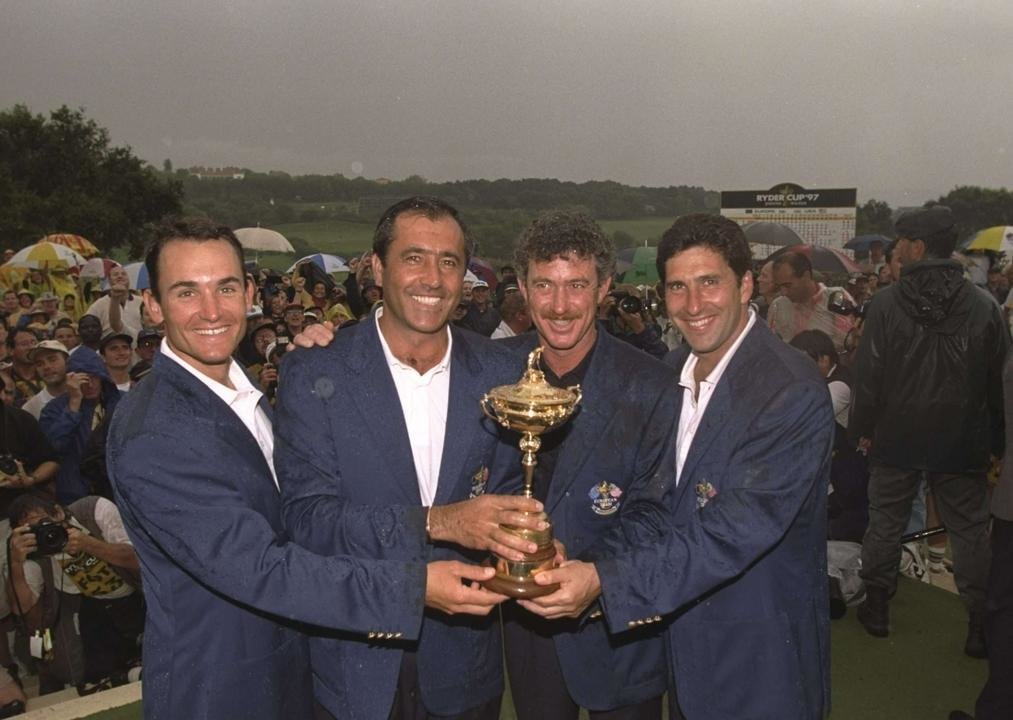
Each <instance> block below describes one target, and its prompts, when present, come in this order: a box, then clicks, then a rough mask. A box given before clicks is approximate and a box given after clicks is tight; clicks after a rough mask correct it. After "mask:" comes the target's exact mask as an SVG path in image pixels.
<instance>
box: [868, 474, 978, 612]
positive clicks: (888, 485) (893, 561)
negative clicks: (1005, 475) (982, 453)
mask: <svg viewBox="0 0 1013 720" xmlns="http://www.w3.org/2000/svg"><path fill="white" fill-rule="evenodd" d="M923 478H924V479H925V480H926V481H927V482H928V486H929V489H930V490H932V495H933V497H935V499H936V507H937V508H938V509H939V515H940V518H941V519H942V521H943V525H945V526H946V532H947V533H948V534H949V537H950V544H951V547H952V548H953V579H954V580H955V581H956V584H957V590H958V591H959V592H960V597H961V598H962V599H963V601H964V604H965V605H966V606H967V608H968V610H970V611H971V612H981V611H983V610H984V608H985V588H986V587H987V581H988V567H989V558H990V556H991V553H990V551H989V547H988V533H987V528H988V497H987V495H986V483H985V476H984V475H983V474H968V475H950V474H945V473H931V472H925V471H923V470H910V469H906V468H895V467H890V466H887V465H880V464H876V465H873V467H872V475H871V477H870V479H869V528H868V530H866V532H865V538H864V539H863V540H862V572H861V575H862V579H863V580H865V583H866V584H867V585H875V586H877V587H881V588H885V589H886V590H887V592H889V593H890V595H893V593H894V591H895V590H896V589H897V568H898V565H899V564H900V537H901V535H902V534H903V533H904V528H905V526H906V525H907V522H908V520H909V518H910V517H911V503H912V501H913V500H914V497H915V494H916V493H917V492H918V484H919V482H920V481H921V480H922V479H923Z"/></svg>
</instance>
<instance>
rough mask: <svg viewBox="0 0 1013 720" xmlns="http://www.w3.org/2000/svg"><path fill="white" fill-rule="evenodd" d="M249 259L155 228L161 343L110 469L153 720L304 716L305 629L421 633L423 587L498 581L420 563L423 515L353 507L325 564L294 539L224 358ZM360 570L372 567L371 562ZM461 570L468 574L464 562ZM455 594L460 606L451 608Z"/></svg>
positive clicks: (259, 400)
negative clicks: (131, 555)
mask: <svg viewBox="0 0 1013 720" xmlns="http://www.w3.org/2000/svg"><path fill="white" fill-rule="evenodd" d="M242 257H243V256H242V248H241V247H240V245H239V243H238V241H237V240H236V238H235V235H234V234H233V233H232V231H231V230H229V229H228V228H222V227H217V226H215V225H213V224H212V223H210V222H208V221H201V220H198V221H192V222H183V221H180V222H176V223H172V224H168V225H166V226H165V227H163V228H162V229H161V231H160V233H159V236H158V239H157V240H156V241H155V243H154V244H153V245H152V247H151V249H150V250H149V252H148V255H147V258H146V265H147V268H148V272H149V275H150V278H151V287H152V290H151V291H150V292H146V293H145V303H146V304H147V308H148V312H149V313H150V314H151V317H152V318H153V319H154V320H155V321H156V322H163V321H164V322H165V327H166V338H165V340H164V342H163V346H162V352H160V353H159V354H158V356H157V357H156V359H155V365H154V368H153V370H152V371H151V373H150V374H149V375H148V376H147V377H146V378H145V379H144V381H143V382H141V383H140V384H139V385H138V386H137V387H136V388H135V390H134V391H132V392H131V393H130V394H129V395H128V396H127V397H126V398H125V399H124V400H123V401H121V404H120V407H119V409H118V410H117V413H116V415H115V417H114V419H113V422H112V426H111V428H110V434H109V442H108V461H109V462H108V468H109V476H110V479H111V480H112V483H113V486H114V489H115V492H116V498H117V504H118V506H119V509H120V513H121V515H122V517H123V520H124V524H125V526H126V529H127V532H128V533H129V535H130V537H131V540H132V542H133V544H134V547H135V549H136V552H137V555H138V557H139V559H140V563H141V570H142V577H143V583H144V593H145V598H146V600H147V619H146V627H145V635H144V676H143V678H144V680H143V682H144V712H145V717H147V718H149V719H155V718H159V719H161V718H164V719H166V720H177V719H179V718H187V720H195V719H206V720H222V719H223V718H236V719H237V720H238V719H240V718H242V719H243V720H248V719H250V718H263V719H264V720H278V719H279V718H286V720H287V719H288V718H296V719H302V718H310V717H312V716H313V712H314V709H313V691H312V684H311V675H310V669H309V654H308V652H309V651H308V646H307V641H306V637H305V635H304V634H303V632H301V630H302V629H305V626H302V625H297V624H295V623H296V621H298V622H299V623H310V624H313V625H320V626H325V627H329V628H335V629H338V630H341V631H347V632H355V633H361V634H362V636H363V637H367V636H369V637H377V636H380V635H382V636H383V637H397V638H402V637H403V638H409V639H413V638H417V637H418V635H419V633H420V628H421V625H422V615H423V602H424V601H425V602H430V603H439V604H446V603H447V602H452V598H453V593H451V594H450V595H449V596H446V597H443V596H439V591H440V587H441V585H440V584H439V583H435V582H432V581H431V579H432V578H431V577H429V576H432V577H435V576H437V575H439V574H440V573H441V572H442V573H446V572H451V571H452V572H454V573H455V574H456V576H458V577H460V576H462V575H463V576H468V577H472V578H474V579H482V578H483V577H488V576H489V575H491V570H489V571H484V570H483V569H480V568H474V569H472V568H470V566H465V565H463V564H459V563H434V562H430V563H429V564H428V565H427V564H426V562H425V557H424V556H425V555H426V549H425V546H426V540H425V531H424V528H425V515H424V513H423V512H422V511H421V510H419V509H412V508H405V507H401V508H397V507H390V508H346V509H345V512H344V513H341V514H338V513H336V512H335V513H334V514H333V515H332V518H331V521H332V522H333V523H334V525H335V529H337V528H340V532H341V533H342V539H343V544H342V546H341V547H339V548H338V547H336V548H334V549H333V550H332V552H331V553H328V554H329V555H335V554H336V553H338V552H348V553H352V554H354V555H355V556H356V557H348V556H340V557H338V556H335V557H325V556H322V555H316V554H313V553H311V552H309V551H307V550H305V549H303V548H301V547H298V546H296V545H295V544H293V543H291V542H289V541H288V539H287V537H286V534H285V531H284V529H283V527H282V522H281V506H280V498H279V491H278V486H277V481H276V479H275V476H274V470H273V466H272V452H271V447H272V439H271V420H270V413H269V408H267V407H266V403H265V402H264V400H263V396H262V395H261V393H260V392H259V391H257V390H255V389H254V388H253V386H252V385H251V383H250V381H249V378H248V377H247V376H246V375H245V374H244V373H243V371H242V369H241V368H240V367H239V366H238V365H237V364H236V363H235V362H234V361H233V360H232V352H233V351H234V350H235V347H236V345H237V343H238V341H239V339H240V338H241V337H242V336H243V332H244V329H245V313H246V309H247V307H248V306H249V304H250V302H251V301H252V293H253V288H252V286H251V285H248V284H246V283H245V280H244V273H243V266H242ZM357 558H377V559H373V560H368V559H357ZM459 565H460V567H458V566H459ZM447 597H450V598H451V600H448V599H447Z"/></svg>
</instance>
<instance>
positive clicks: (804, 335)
mask: <svg viewBox="0 0 1013 720" xmlns="http://www.w3.org/2000/svg"><path fill="white" fill-rule="evenodd" d="M788 344H789V345H791V346H792V347H793V348H795V349H796V350H801V351H802V352H804V353H805V354H806V355H808V356H809V357H811V358H812V359H813V360H814V361H818V360H819V359H820V358H821V357H828V358H830V364H831V365H836V364H837V350H836V349H834V341H833V340H831V339H830V336H829V335H827V334H826V333H825V332H823V331H822V330H803V331H802V332H800V333H799V334H798V335H796V336H795V337H793V338H792V339H791V342H790V343H788Z"/></svg>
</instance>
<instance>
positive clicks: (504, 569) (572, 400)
mask: <svg viewBox="0 0 1013 720" xmlns="http://www.w3.org/2000/svg"><path fill="white" fill-rule="evenodd" d="M541 355H542V348H540V347H538V348H535V349H534V350H532V351H531V354H530V355H528V369H527V371H526V372H525V373H524V376H523V377H522V378H521V379H520V381H519V382H518V383H516V384H515V385H500V386H499V387H495V388H493V389H492V390H490V391H489V392H487V393H486V394H485V395H484V396H483V397H482V410H483V411H484V412H485V414H486V415H488V416H489V417H490V418H492V419H493V420H495V421H496V422H498V423H499V424H500V425H502V426H503V427H505V428H508V429H510V430H515V431H517V432H519V433H520V434H521V442H520V446H521V450H522V451H523V452H524V458H523V459H522V460H521V464H522V465H523V466H524V491H523V494H524V497H532V496H533V492H532V485H533V483H534V477H535V465H536V464H537V460H535V453H536V452H538V448H539V447H540V446H541V444H542V440H541V438H540V437H539V435H541V434H542V433H545V432H548V431H549V430H552V429H553V428H555V427H558V426H560V425H562V424H563V423H564V422H566V421H567V420H568V419H569V417H570V415H572V414H573V411H574V409H575V408H576V407H577V403H579V402H580V386H579V385H574V386H572V387H569V388H557V387H553V386H552V385H549V383H547V382H545V375H544V374H543V373H542V371H541V370H539V369H538V359H539V358H540V357H541ZM530 514H531V515H538V516H539V517H540V519H544V520H545V521H546V522H547V523H548V522H549V518H548V516H546V514H545V513H544V512H542V513H530ZM500 527H501V528H503V529H504V530H505V531H506V532H509V533H513V534H514V535H518V536H520V537H522V538H524V539H525V540H529V541H531V542H533V543H535V544H536V545H537V546H538V549H537V550H536V551H535V552H533V553H527V554H525V557H524V559H523V560H521V561H520V562H514V561H513V560H507V559H506V558H502V557H499V556H498V555H497V556H496V575H495V577H493V578H492V579H491V580H488V581H486V582H484V583H483V585H484V586H485V587H486V588H488V589H489V590H492V591H493V592H497V593H500V594H502V595H509V596H510V597H514V598H533V597H538V596H540V595H548V594H549V593H551V592H553V591H555V590H556V589H557V588H558V587H559V586H558V585H538V584H536V583H535V581H534V577H535V575H537V574H538V573H540V572H542V571H543V570H548V569H550V568H551V567H552V565H553V560H554V559H555V557H556V548H555V546H554V545H553V543H552V525H551V523H550V524H549V526H548V527H547V528H546V529H544V530H527V529H525V528H519V527H515V526H513V525H501V526H500Z"/></svg>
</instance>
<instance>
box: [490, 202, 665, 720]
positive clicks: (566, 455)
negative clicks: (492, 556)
mask: <svg viewBox="0 0 1013 720" xmlns="http://www.w3.org/2000/svg"><path fill="white" fill-rule="evenodd" d="M515 261H516V262H515V264H516V266H517V268H518V270H519V273H520V280H521V284H520V291H521V292H522V293H523V294H524V297H525V299H526V300H527V302H528V306H529V308H530V315H531V318H532V321H533V322H534V324H535V328H536V330H537V333H527V334H524V335H521V336H518V337H515V338H511V339H509V340H506V341H504V342H505V343H506V344H509V345H511V346H513V347H515V348H516V349H518V350H519V351H520V353H521V356H522V358H526V357H527V354H528V353H529V352H530V351H531V350H532V349H533V348H535V347H536V346H538V345H541V346H542V349H543V351H542V365H543V371H544V373H545V378H546V380H547V381H548V382H549V383H550V384H553V385H556V386H558V387H566V386H569V385H575V384H579V385H580V387H581V391H582V398H581V401H580V405H579V406H578V408H577V411H576V412H575V413H574V416H573V417H572V418H571V419H570V421H569V422H567V423H566V424H565V425H564V426H563V427H562V428H560V429H559V430H557V431H554V432H553V433H550V434H547V435H546V436H545V437H544V438H543V440H542V448H541V450H540V451H539V459H538V463H539V464H538V465H537V466H536V468H535V481H534V487H535V497H536V498H538V499H541V500H544V501H545V511H546V512H547V513H548V514H549V516H550V518H551V519H552V523H553V533H554V535H555V538H556V539H557V540H559V541H561V542H562V543H563V545H564V546H565V548H566V554H567V555H568V556H569V557H572V558H580V559H583V560H594V559H596V558H598V557H600V556H601V555H602V554H607V553H614V552H616V547H617V546H618V547H629V546H632V545H633V544H634V543H636V542H638V541H641V542H646V541H649V540H650V539H651V538H652V537H657V536H658V535H659V534H660V532H661V530H662V529H663V528H664V527H665V525H666V524H667V517H668V513H667V509H666V504H665V503H666V498H665V495H666V493H667V491H668V490H669V488H670V484H669V483H667V482H666V480H668V479H669V476H668V474H667V473H663V472H660V471H661V469H662V468H663V467H664V463H665V460H664V458H665V457H666V456H667V455H669V453H670V451H671V448H672V446H673V445H674V435H673V434H672V429H673V428H674V426H675V421H676V419H677V418H678V407H679V393H678V384H677V383H678V375H677V374H676V373H675V372H674V371H673V370H672V369H671V368H670V367H667V366H666V365H665V364H664V363H662V362H660V361H659V360H656V359H654V358H652V357H651V356H649V355H647V354H646V353H645V352H643V351H641V350H638V349H637V348H635V347H633V346H632V345H630V344H629V343H626V342H623V341H622V340H619V339H617V338H615V337H613V336H612V335H611V334H609V333H608V332H607V331H606V329H605V328H604V326H603V325H601V324H599V323H598V322H597V308H598V305H599V304H600V303H601V302H602V300H603V299H604V298H605V296H606V294H607V293H608V291H609V289H610V286H611V280H612V274H613V273H614V272H615V248H614V246H613V244H612V241H611V240H610V239H609V238H608V237H607V236H606V235H605V233H604V232H603V231H602V230H601V228H600V227H599V226H598V225H597V224H596V223H595V222H594V221H593V220H591V219H590V218H589V217H587V216H585V215H583V214H580V213H571V212H550V213H546V214H544V215H542V216H540V217H539V218H538V219H537V220H535V222H534V223H532V224H531V226H530V227H528V228H527V229H526V230H525V231H524V232H523V233H522V234H521V237H520V239H519V240H518V245H517V248H516V251H515ZM555 603H556V598H555V597H554V596H553V595H552V594H550V595H547V596H544V597H542V598H539V599H536V600H531V601H521V602H520V606H517V605H505V606H504V607H503V617H504V638H505V642H506V661H507V670H508V673H507V674H508V676H509V678H510V687H511V690H512V696H513V701H514V707H515V709H516V712H517V717H518V720H540V719H541V718H546V717H551V718H554V719H556V720H566V719H567V718H572V719H573V720H576V718H577V716H578V711H579V708H580V707H584V708H587V709H588V710H589V712H590V716H591V718H592V720H593V719H594V718H596V717H607V718H609V719H610V720H620V719H623V720H641V719H642V720H651V719H652V718H660V717H661V698H662V695H664V693H665V689H666V687H667V686H668V665H667V662H666V658H665V650H664V635H663V632H662V628H661V627H660V624H659V625H654V626H652V627H645V628H643V629H641V630H640V631H638V632H631V633H624V634H623V635H621V636H615V635H611V634H610V633H609V632H608V630H607V628H606V626H605V623H604V622H603V621H602V620H601V613H597V614H596V615H595V617H593V618H592V617H588V615H590V614H591V613H587V614H585V616H582V617H580V618H569V619H565V620H550V619H546V618H543V617H539V616H538V615H534V614H532V613H531V612H529V611H528V610H527V609H525V608H524V607H523V606H531V607H534V608H535V609H536V611H537V612H539V613H541V612H542V611H543V609H545V610H548V609H551V608H553V606H554V605H555ZM550 617H551V615H550Z"/></svg>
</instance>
